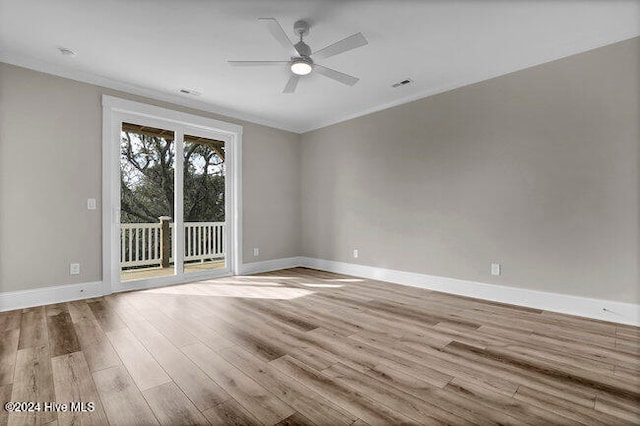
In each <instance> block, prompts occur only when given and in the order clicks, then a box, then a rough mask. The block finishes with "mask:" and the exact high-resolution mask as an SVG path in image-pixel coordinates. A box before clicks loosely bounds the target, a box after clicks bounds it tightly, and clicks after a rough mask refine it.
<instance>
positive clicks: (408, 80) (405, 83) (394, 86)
mask: <svg viewBox="0 0 640 426" xmlns="http://www.w3.org/2000/svg"><path fill="white" fill-rule="evenodd" d="M411 83H413V80H411V79H410V78H407V79H406V80H402V81H400V82H398V83H395V84H392V85H391V87H393V88H394V89H395V88H396V87H400V86H406V85H407V84H411Z"/></svg>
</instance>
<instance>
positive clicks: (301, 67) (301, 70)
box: [291, 59, 312, 75]
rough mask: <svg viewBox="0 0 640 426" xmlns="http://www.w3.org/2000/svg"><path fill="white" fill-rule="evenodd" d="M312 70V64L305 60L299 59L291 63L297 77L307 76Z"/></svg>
mask: <svg viewBox="0 0 640 426" xmlns="http://www.w3.org/2000/svg"><path fill="white" fill-rule="evenodd" d="M311 70H312V66H311V64H310V63H309V62H308V61H305V60H304V59H297V60H294V61H293V62H292V63H291V72H292V73H294V74H295V75H307V74H309V73H310V72H311Z"/></svg>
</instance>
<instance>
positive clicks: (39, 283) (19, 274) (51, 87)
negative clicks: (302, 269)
mask: <svg viewBox="0 0 640 426" xmlns="http://www.w3.org/2000/svg"><path fill="white" fill-rule="evenodd" d="M103 93H106V94H110V95H114V96H120V97H124V98H128V99H133V100H137V101H144V102H147V103H150V104H154V105H159V106H164V107H169V108H173V109H175V110H179V111H186V112H190V113H194V114H198V115H202V116H207V117H213V118H217V119H222V120H226V121H229V122H233V123H237V124H241V125H242V126H244V135H243V152H242V155H243V163H244V164H243V177H242V178H243V193H244V199H243V204H244V206H243V207H244V209H243V214H244V217H243V248H244V262H245V263H248V262H254V261H262V260H269V259H279V258H283V257H291V256H297V255H298V254H299V252H300V244H299V228H300V200H299V192H300V179H299V164H300V162H299V154H300V144H299V139H300V136H299V135H297V134H294V133H289V132H285V131H280V130H276V129H272V128H268V127H265V126H260V125H256V124H252V123H247V122H241V121H238V120H233V119H228V118H225V117H220V116H217V115H215V114H209V113H205V112H202V111H194V110H190V109H188V108H183V107H179V106H175V105H170V104H166V103H163V102H158V101H152V100H148V99H144V98H140V97H137V96H132V95H127V94H123V93H119V92H115V91H112V90H108V89H104V88H100V87H97V86H93V85H89V84H84V83H79V82H76V81H72V80H68V79H64V78H59V77H55V76H52V75H49V74H43V73H40V72H36V71H32V70H28V69H25V68H19V67H15V66H12V65H7V64H2V63H0V292H6V291H17V290H26V289H31V288H39V287H46V286H54V285H62V284H71V283H77V282H90V281H98V280H101V275H102V270H101V244H102V243H101V216H100V208H99V209H98V210H95V211H89V210H87V208H86V200H87V198H90V197H91V198H97V199H98V200H100V195H101V167H102V159H101V149H102V148H101V147H102V107H101V95H102V94H103ZM253 247H259V248H260V257H257V258H254V257H253V253H252V249H253ZM72 261H73V262H80V263H81V265H82V266H81V274H80V275H78V276H70V275H69V263H70V262H72Z"/></svg>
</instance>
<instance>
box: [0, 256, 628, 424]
mask: <svg viewBox="0 0 640 426" xmlns="http://www.w3.org/2000/svg"><path fill="white" fill-rule="evenodd" d="M0 332H1V333H2V342H1V345H0V400H1V401H2V402H4V401H39V402H44V401H57V402H59V403H62V402H70V401H83V402H93V403H94V404H95V410H94V411H93V412H90V413H89V412H87V413H70V412H66V413H64V412H59V413H55V412H39V413H12V414H8V413H7V412H4V411H3V412H0V425H4V424H7V423H8V424H11V425H13V424H47V423H49V422H53V423H50V424H56V423H55V422H56V421H57V424H59V425H63V424H72V423H73V424H76V422H77V423H79V422H78V420H82V422H83V424H85V422H86V424H89V422H92V424H108V423H109V424H112V425H117V424H121V425H131V424H158V423H160V424H166V425H181V424H209V423H211V424H249V425H253V424H255V425H259V424H265V425H273V424H283V425H284V424H289V425H290V424H302V425H307V424H309V425H311V424H316V425H358V426H361V425H366V424H371V425H375V424H377V425H381V424H423V425H424V424H455V425H470V424H477V425H486V424H530V425H553V424H562V425H572V424H576V425H577V424H594V425H621V424H639V423H640V381H639V372H640V358H639V351H640V329H638V328H636V327H631V326H624V325H617V324H613V323H606V322H600V321H594V320H588V319H581V318H577V317H571V316H567V315H560V314H554V313H550V312H544V311H538V310H535V309H529V308H520V307H515V306H509V305H503V304H498V303H491V302H483V301H479V300H475V299H470V298H464V297H459V296H452V295H447V294H443V293H437V292H430V291H426V290H420V289H415V288H409V287H402V286H397V285H393V284H388V283H383V282H377V281H371V280H361V279H357V278H353V277H346V276H340V275H335V274H329V273H324V272H318V271H312V270H309V269H303V268H296V269H291V270H286V271H279V272H273V273H269V274H261V275H255V276H248V277H232V278H224V279H216V280H211V281H207V282H199V283H192V284H186V285H180V286H173V287H165V288H157V289H152V290H146V291H137V292H129V293H120V294H116V295H112V296H108V297H103V298H96V299H91V300H86V301H79V302H71V303H62V304H57V305H49V306H46V307H38V308H31V309H25V310H19V311H12V312H5V313H1V314H0Z"/></svg>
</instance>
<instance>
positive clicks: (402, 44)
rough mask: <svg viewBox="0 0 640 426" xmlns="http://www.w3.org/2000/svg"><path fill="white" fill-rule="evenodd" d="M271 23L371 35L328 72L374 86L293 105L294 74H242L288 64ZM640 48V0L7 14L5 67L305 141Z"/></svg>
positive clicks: (313, 3) (61, 3)
mask: <svg viewBox="0 0 640 426" xmlns="http://www.w3.org/2000/svg"><path fill="white" fill-rule="evenodd" d="M260 17H275V18H277V19H278V20H279V21H280V23H281V24H282V26H283V27H284V28H285V30H286V31H287V32H288V33H289V35H290V36H291V38H292V39H294V35H293V30H292V27H293V22H294V21H296V20H297V19H300V18H304V19H307V20H308V21H309V22H310V23H311V24H312V27H311V33H310V35H309V36H308V37H307V38H306V39H305V41H306V42H307V43H308V44H309V45H310V46H311V48H312V49H315V50H318V49H320V48H322V47H324V46H326V45H328V44H330V43H332V42H334V41H337V40H339V39H342V38H344V37H346V36H349V35H351V34H353V33H356V32H358V31H360V32H362V33H363V34H364V35H365V36H366V38H367V39H368V40H369V45H368V46H365V47H362V48H359V49H356V50H353V51H350V52H347V53H344V54H341V55H338V56H334V57H332V58H328V59H325V60H324V61H320V63H322V64H323V65H326V66H329V67H331V68H335V69H337V70H340V71H343V72H345V73H348V74H351V75H354V76H356V77H359V78H360V82H359V83H358V84H356V85H355V86H353V87H348V86H344V85H341V84H339V83H337V82H335V81H332V80H329V79H327V78H324V77H322V76H320V75H313V74H312V75H310V76H308V77H305V78H304V79H303V80H302V81H300V84H299V85H298V89H297V91H296V93H295V94H292V95H291V94H282V93H281V92H282V89H283V87H284V85H285V83H286V81H287V79H288V71H287V70H286V69H285V68H272V67H266V68H232V67H230V66H229V65H228V64H227V63H226V61H227V60H228V59H234V60H287V59H288V55H287V52H286V51H285V50H284V49H283V48H282V47H281V46H280V45H279V44H278V43H277V42H276V41H275V40H274V39H273V38H272V37H271V35H270V34H269V33H268V31H267V29H266V28H265V27H263V25H262V24H261V23H260V22H258V18H260ZM638 35H640V1H637V0H635V1H629V0H626V1H617V0H600V1H597V0H591V1H578V0H556V1H552V0H537V1H519V0H511V1H508V0H494V1H489V0H486V1H484V0H475V1H470V0H469V1H451V0H449V1H426V0H425V1H419V0H413V1H408V0H386V1H382V0H379V1H375V0H367V1H364V0H361V1H347V0H343V1H339V0H324V1H320V0H297V1H293V0H227V1H212V0H209V1H205V0H102V1H95V0H56V1H42V0H0V61H3V62H8V63H14V64H16V65H22V66H27V67H31V68H35V69H40V70H43V71H47V72H51V73H54V74H59V75H63V76H67V77H72V78H76V79H78V80H83V81H88V82H92V83H97V84H102V85H106V86H110V87H114V88H119V89H125V90H128V91H130V92H133V93H138V94H143V95H150V96H153V97H156V98H159V99H165V100H170V101H173V102H177V103H180V104H184V105H189V106H195V107H199V108H201V109H206V110H209V111H214V112H219V113H222V114H226V115H230V116H233V117H237V118H243V119H248V120H250V121H254V122H259V123H263V124H267V125H271V126H274V127H279V128H282V129H286V130H291V131H295V132H304V131H308V130H311V129H315V128H318V127H322V126H325V125H328V124H332V123H336V122H339V121H343V120H346V119H348V118H352V117H356V116H358V115H362V114H365V113H368V112H373V111H376V110H380V109H383V108H386V107H389V106H392V105H397V104H400V103H403V102H407V101H409V100H413V99H417V98H420V97H424V96H428V95H430V94H435V93H439V92H443V91H445V90H449V89H452V88H455V87H460V86H463V85H466V84H470V83H474V82H477V81H481V80H485V79H487V78H491V77H494V76H498V75H502V74H505V73H509V72H512V71H516V70H519V69H523V68H526V67H530V66H533V65H536V64H540V63H544V62H547V61H550V60H554V59H558V58H561V57H565V56H568V55H572V54H575V53H579V52H583V51H586V50H589V49H593V48H595V47H599V46H603V45H606V44H610V43H614V42H616V41H620V40H624V39H628V38H631V37H635V36H638ZM58 47H68V48H70V49H73V50H75V51H76V52H77V56H76V57H74V58H69V57H66V56H62V55H61V54H60V53H59V52H58V50H57V48H58ZM405 78H411V79H413V80H414V81H415V83H413V84H411V85H408V86H403V87H400V88H397V89H393V88H391V84H393V83H395V82H398V81H400V80H403V79H405ZM180 88H188V89H193V90H196V91H198V92H201V93H202V95H201V96H200V97H190V96H188V95H180V94H178V93H177V92H178V90H179V89H180Z"/></svg>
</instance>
